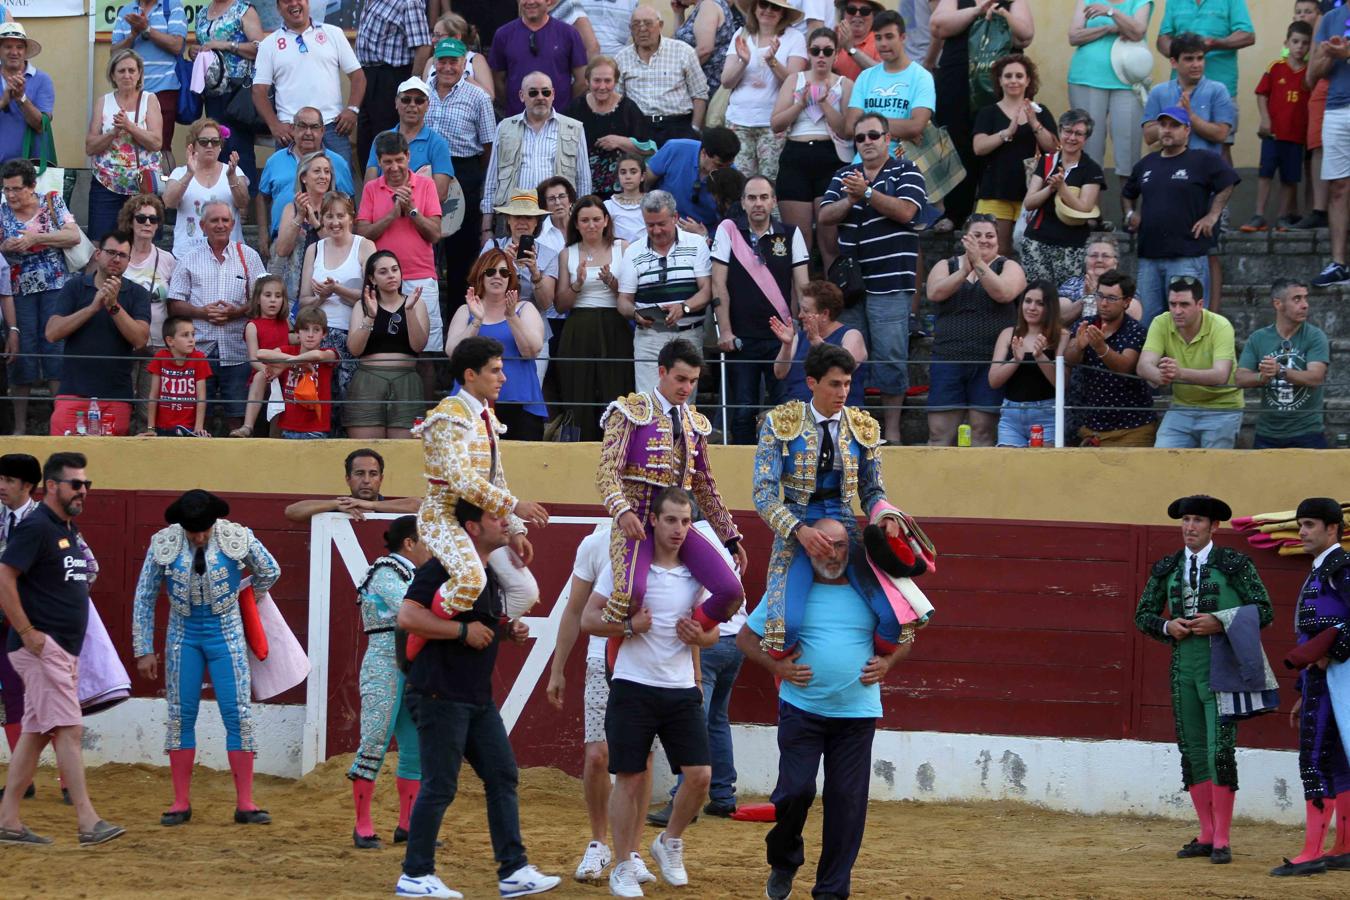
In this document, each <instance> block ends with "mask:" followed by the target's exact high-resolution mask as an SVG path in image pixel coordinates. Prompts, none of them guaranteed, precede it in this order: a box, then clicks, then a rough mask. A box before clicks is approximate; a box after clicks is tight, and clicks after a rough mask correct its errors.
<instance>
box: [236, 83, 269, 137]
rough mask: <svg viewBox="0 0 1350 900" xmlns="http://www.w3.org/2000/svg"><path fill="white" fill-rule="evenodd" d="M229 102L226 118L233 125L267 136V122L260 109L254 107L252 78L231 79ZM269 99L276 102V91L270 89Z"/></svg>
mask: <svg viewBox="0 0 1350 900" xmlns="http://www.w3.org/2000/svg"><path fill="white" fill-rule="evenodd" d="M230 88H231V90H232V91H233V93H231V94H230V99H229V101H228V102H227V103H226V104H225V118H226V120H227V121H229V122H230V124H232V125H238V126H239V127H240V128H244V129H246V130H248V131H251V132H253V133H254V134H267V133H268V128H267V122H266V121H264V120H263V117H262V114H261V113H259V112H258V107H256V106H254V105H253V80H252V79H251V78H231V79H230ZM267 96H268V98H269V99H273V100H274V101H275V98H276V89H275V88H269V89H268V92H267Z"/></svg>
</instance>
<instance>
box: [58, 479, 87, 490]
mask: <svg viewBox="0 0 1350 900" xmlns="http://www.w3.org/2000/svg"><path fill="white" fill-rule="evenodd" d="M52 481H55V482H56V483H57V484H68V485H70V488H71V490H75V491H90V490H93V489H94V483H93V482H92V481H89V480H88V479H84V478H53V479H52Z"/></svg>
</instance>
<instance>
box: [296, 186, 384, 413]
mask: <svg viewBox="0 0 1350 900" xmlns="http://www.w3.org/2000/svg"><path fill="white" fill-rule="evenodd" d="M354 221H356V209H355V207H353V206H352V198H351V197H348V196H347V195H346V194H344V193H342V192H340V191H329V192H328V193H326V194H324V195H323V201H322V202H321V203H320V205H319V222H320V233H321V234H322V235H323V237H321V238H319V240H318V241H317V242H316V243H314V244H311V245H310V247H309V249H308V250H306V251H305V262H304V266H303V269H302V273H301V276H300V308H301V309H304V308H305V307H307V306H317V307H319V308H320V309H322V310H323V312H324V315H325V316H326V317H327V318H328V333H327V334H326V335H324V338H323V342H322V343H321V344H320V345H319V346H321V347H323V348H325V349H328V350H336V351H337V354H338V358H339V359H340V360H341V362H339V363H338V367H337V372H336V373H334V374H335V376H336V377H334V379H333V399H334V400H335V401H338V405H337V406H334V407H333V424H334V426H336V425H337V424H338V423H339V420H340V418H341V414H342V406H341V401H342V400H344V399H345V398H346V396H347V385H348V384H350V383H351V380H352V375H353V374H355V372H356V357H354V356H352V354H351V351H350V350H348V349H347V332H348V330H349V329H350V327H351V320H352V307H353V306H355V305H356V302H357V301H358V300H360V299H361V286H362V284H363V283H364V275H365V271H366V260H368V259H370V256H371V254H372V253H374V252H375V244H374V243H372V242H371V241H368V240H366V239H365V238H363V237H361V236H360V235H358V234H353V233H352V223H353V222H354Z"/></svg>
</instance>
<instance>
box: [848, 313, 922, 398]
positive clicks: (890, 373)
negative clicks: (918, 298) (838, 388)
mask: <svg viewBox="0 0 1350 900" xmlns="http://www.w3.org/2000/svg"><path fill="white" fill-rule="evenodd" d="M913 298H914V292H913V291H897V292H895V293H893V294H871V293H869V294H868V295H867V298H866V299H865V300H864V301H863V302H862V303H859V304H858V305H856V306H854V307H852V308H851V309H844V310H841V311H840V312H839V321H840V322H842V323H844V324H845V325H847V326H849V327H851V328H856V329H858V330H859V331H861V332H862V336H863V343H864V344H865V345H866V347H867V386H868V387H874V388H876V389H877V390H879V391H881V392H882V393H883V394H893V395H899V394H904V393H905V391H906V390H908V389H909V303H910V301H911V300H912V299H913Z"/></svg>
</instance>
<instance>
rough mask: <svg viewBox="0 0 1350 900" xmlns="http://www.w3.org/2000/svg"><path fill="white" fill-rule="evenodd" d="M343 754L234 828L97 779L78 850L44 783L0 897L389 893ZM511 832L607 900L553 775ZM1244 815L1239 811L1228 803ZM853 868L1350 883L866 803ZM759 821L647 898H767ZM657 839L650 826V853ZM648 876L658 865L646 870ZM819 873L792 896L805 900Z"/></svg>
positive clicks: (261, 790)
mask: <svg viewBox="0 0 1350 900" xmlns="http://www.w3.org/2000/svg"><path fill="white" fill-rule="evenodd" d="M349 763H350V757H340V758H335V759H332V760H329V761H328V762H327V763H326V764H324V765H323V766H321V767H320V768H319V769H317V770H315V771H314V772H312V773H311V774H310V775H309V776H307V777H306V778H304V779H303V780H301V781H298V782H292V781H287V780H284V779H278V778H266V777H260V778H259V779H258V781H259V783H258V786H257V792H256V793H257V797H258V801H259V803H260V804H261V805H263V806H265V807H267V808H268V809H269V810H270V811H271V813H272V816H273V818H274V820H275V824H273V825H270V826H265V827H251V828H250V827H245V826H241V825H234V824H233V823H232V821H231V810H232V808H233V798H234V794H233V787H232V785H231V782H230V776H229V774H228V773H225V772H212V771H208V770H205V769H200V768H199V769H198V773H197V777H196V780H195V783H194V785H193V787H194V794H193V820H192V822H191V823H189V824H188V825H186V826H183V827H181V828H174V829H169V828H162V827H160V826H159V824H158V819H159V813H160V811H161V810H162V809H163V808H164V807H166V806H167V804H168V800H169V799H170V795H171V790H170V786H169V773H168V769H167V768H152V767H149V766H128V765H114V766H104V767H102V768H100V769H96V770H93V771H92V772H91V773H90V775H91V777H90V782H91V784H92V785H93V794H94V802H95V805H96V806H97V808H98V810H99V812H100V813H101V814H102V815H103V816H105V817H106V818H108V819H110V820H112V821H115V822H118V823H119V824H122V825H125V826H126V827H127V829H128V834H127V835H126V836H125V837H122V838H120V839H118V840H117V841H114V842H113V843H111V844H108V845H106V846H103V847H98V848H88V849H83V850H82V849H80V848H79V847H78V846H77V844H76V842H75V820H74V814H73V811H72V810H71V809H70V808H69V807H65V806H62V805H61V803H60V793H59V791H58V790H57V787H56V774H55V772H54V771H53V770H52V769H43V770H41V771H40V772H39V773H38V797H37V798H36V799H35V800H30V801H27V802H25V804H24V820H25V822H26V823H27V824H28V825H29V827H31V828H33V829H34V830H35V831H37V832H38V833H39V834H45V835H48V836H50V837H54V838H55V839H56V841H57V843H56V844H55V845H54V846H52V847H48V848H35V849H31V850H30V849H27V848H13V847H5V848H0V898H4V900H20V898H47V897H77V898H78V897H84V898H95V900H103V898H146V897H168V896H180V897H181V896H185V895H186V896H189V897H231V898H238V897H251V898H282V897H286V898H289V897H303V898H311V897H313V898H329V897H376V896H391V895H392V894H393V888H394V882H395V881H396V880H397V878H398V873H399V864H400V862H401V861H402V852H401V850H402V847H401V846H400V847H399V848H394V847H392V846H391V845H388V844H386V847H385V849H384V850H380V851H369V850H366V851H362V850H357V849H355V848H354V847H352V845H351V838H350V835H351V830H352V816H351V793H350V790H349V788H348V781H347V779H346V778H345V777H344V773H345V771H346V769H347V766H348V765H349ZM521 781H522V787H521V820H522V826H523V830H524V837H525V843H526V846H527V847H528V848H529V851H530V861H531V862H533V863H535V864H536V865H538V866H539V867H540V868H541V869H542V870H544V871H546V872H551V873H556V874H559V875H563V876H565V878H564V881H563V884H562V885H561V886H560V888H559V889H558V890H556V891H554V892H552V893H551V894H550V895H549V896H556V897H596V898H598V897H608V896H609V891H608V889H607V888H606V887H605V886H604V885H603V884H598V885H579V884H577V883H576V882H575V881H573V880H572V879H571V873H572V871H573V870H574V868H575V867H576V863H577V860H578V858H579V856H580V852H581V850H582V849H583V848H584V846H585V842H586V840H587V826H586V818H585V809H584V807H583V805H582V799H581V791H580V785H579V783H578V782H577V781H576V780H575V779H572V778H569V777H567V776H566V775H563V774H562V773H560V772H557V771H553V770H547V769H531V770H528V771H526V772H524V773H522V779H521ZM462 788H463V790H462V793H461V795H460V797H459V799H458V800H457V801H456V802H455V804H454V805H453V806H452V807H451V808H450V812H449V814H448V815H447V817H446V822H445V827H444V829H443V833H442V838H443V840H444V842H445V847H444V848H443V849H442V850H441V851H440V853H439V855H438V865H439V874H440V875H441V877H442V878H444V879H445V881H446V882H447V883H448V884H449V885H450V886H451V887H454V888H457V889H458V890H460V891H462V892H464V894H465V895H466V896H467V897H471V898H489V897H496V896H497V890H496V878H495V866H494V865H493V863H492V859H491V845H490V843H489V841H488V835H487V823H486V819H485V817H484V813H483V798H482V789H481V785H480V784H479V782H478V781H477V779H476V778H474V777H473V776H472V774H471V773H469V771H468V769H467V767H466V770H465V778H464V779H463V782H462ZM375 802H376V816H375V818H376V827H377V830H378V831H379V832H380V833H381V834H382V835H383V836H384V837H385V838H386V840H388V838H389V837H390V835H391V833H392V831H393V826H394V824H395V822H396V820H397V798H396V795H395V792H394V783H393V776H392V774H391V773H390V769H389V767H388V766H386V768H385V771H384V773H383V774H382V775H381V778H380V782H379V785H378V787H377V788H376V795H375ZM1239 808H1240V802H1239ZM869 819H870V822H869V825H868V829H867V839H866V841H865V842H864V844H863V851H862V855H861V857H860V858H859V860H858V865H857V867H856V868H855V869H854V878H853V889H854V897H857V898H882V897H884V898H926V897H957V896H960V897H964V898H984V897H1018V898H1022V897H1028V898H1030V897H1037V898H1040V897H1121V898H1125V897H1129V898H1137V897H1179V896H1186V897H1271V898H1276V897H1278V898H1288V900H1296V898H1324V897H1334V896H1342V897H1344V896H1350V872H1332V873H1328V874H1326V875H1321V876H1317V877H1314V878H1307V879H1297V880H1295V879H1290V880H1283V879H1281V880H1277V879H1273V878H1271V877H1269V876H1268V875H1267V874H1266V872H1267V870H1268V869H1269V868H1270V867H1271V866H1272V865H1275V864H1278V863H1279V861H1280V859H1279V857H1280V855H1281V854H1282V853H1294V852H1297V848H1298V846H1300V845H1301V842H1302V833H1301V831H1300V830H1298V829H1293V828H1281V827H1276V826H1271V825H1255V824H1250V823H1243V822H1241V821H1239V822H1238V824H1237V826H1236V828H1235V829H1234V848H1235V853H1234V861H1233V864H1232V865H1230V866H1226V867H1217V866H1212V865H1210V864H1209V863H1208V862H1207V861H1204V860H1177V859H1174V858H1173V853H1174V851H1175V850H1176V848H1177V847H1179V846H1180V845H1181V844H1183V843H1185V841H1186V840H1188V839H1189V838H1190V837H1191V834H1190V832H1189V830H1188V827H1187V826H1186V825H1184V824H1182V823H1179V822H1170V821H1165V820H1159V819H1131V818H1122V817H1095V818H1094V817H1086V816H1073V815H1066V814H1062V813H1054V812H1046V811H1044V810H1040V809H1036V808H1034V807H1030V806H1025V805H1021V804H1015V803H981V804H961V805H938V804H919V803H876V804H873V805H872V808H871V810H870V813H869ZM767 828H768V826H767V825H762V824H754V823H743V822H732V821H726V820H721V819H713V820H708V819H704V820H701V821H700V822H699V823H697V824H696V825H695V826H694V827H693V828H692V829H690V831H689V832H688V833H687V835H686V838H687V840H688V849H687V856H686V861H687V864H688V868H689V874H690V882H691V883H690V886H689V887H688V888H685V889H683V890H679V889H675V888H670V887H665V886H661V885H657V886H654V887H649V888H648V890H647V896H649V897H667V898H673V897H677V896H678V897H683V898H685V900H693V898H700V900H701V898H733V897H735V898H739V897H745V898H751V897H762V896H763V895H764V893H763V892H764V881H763V879H764V877H765V875H766V874H767V870H766V869H765V866H764V862H763V859H764V844H763V835H764V832H765V830H766V829H767ZM819 835H820V819H819V817H818V816H816V817H814V818H813V819H812V821H811V822H810V823H809V824H808V827H807V835H806V841H807V859H808V860H813V859H814V855H815V852H816V849H815V848H818V846H819ZM653 836H654V830H653V829H650V828H649V829H647V830H646V832H645V840H646V841H647V842H650V839H651V838H652V837H653ZM649 865H652V866H653V868H655V865H654V864H653V863H650V861H649ZM812 871H813V863H808V867H807V868H804V869H803V870H802V873H801V874H800V876H799V877H798V884H797V886H798V890H797V891H796V893H795V894H794V896H798V897H803V898H809V896H810V893H809V891H810V883H811V872H812Z"/></svg>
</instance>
